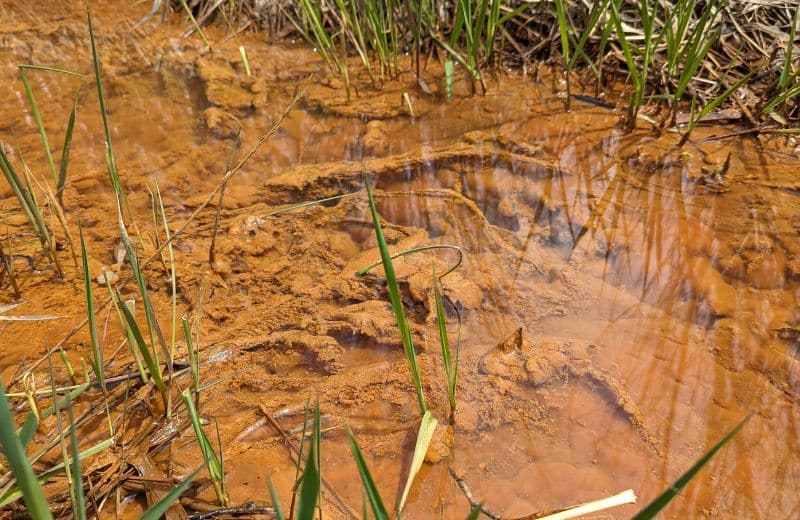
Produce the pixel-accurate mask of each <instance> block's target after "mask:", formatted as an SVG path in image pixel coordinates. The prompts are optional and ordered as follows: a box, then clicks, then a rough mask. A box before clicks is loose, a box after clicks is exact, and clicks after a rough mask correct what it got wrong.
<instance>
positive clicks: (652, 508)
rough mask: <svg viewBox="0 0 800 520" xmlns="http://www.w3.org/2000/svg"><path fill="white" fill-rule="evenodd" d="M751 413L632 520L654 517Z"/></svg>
mask: <svg viewBox="0 0 800 520" xmlns="http://www.w3.org/2000/svg"><path fill="white" fill-rule="evenodd" d="M750 417H751V414H748V415H747V417H745V418H744V419H742V420H741V421H740V422H739V424H737V425H736V426H735V427H734V428H733V429H732V430H731V431H729V432H728V433H727V434H726V435H725V436H724V437H723V438H722V439H721V440H720V441H719V442H718V443H717V444H715V445H714V446H713V447H712V448H711V449H710V450H708V451H707V452H706V453H705V454H704V455H703V456H702V457H700V459H699V460H698V461H697V462H695V463H694V464H693V465H692V467H691V468H689V469H688V470H687V471H686V473H684V474H683V475H681V476H680V478H679V479H678V480H676V481H675V483H674V484H672V486H670V488H669V489H667V490H666V491H664V492H663V493H662V494H660V495H659V496H658V497H656V499H655V500H653V501H652V502H650V504H648V505H647V507H645V508H644V509H642V510H641V511H640V512H639V513H637V514H636V516H634V517H633V519H632V520H649V519H651V518H655V516H656V515H657V514H658V513H659V512H660V511H661V510H662V509H664V507H665V506H666V505H667V504H669V502H670V501H671V500H672V499H673V498H675V497H676V496H677V495H678V493H680V492H681V490H682V489H683V488H684V487H686V485H687V484H688V483H689V482H691V481H692V479H694V478H695V477H696V476H697V473H698V472H699V471H700V470H701V469H703V467H704V466H705V465H706V464H708V462H709V461H710V460H711V459H712V458H713V457H714V455H716V454H717V452H718V451H719V450H721V449H722V448H723V446H725V445H726V444H728V442H730V440H731V439H733V438H734V437H735V436H736V434H737V433H739V431H741V429H742V428H743V427H744V425H745V424H747V421H749V420H750Z"/></svg>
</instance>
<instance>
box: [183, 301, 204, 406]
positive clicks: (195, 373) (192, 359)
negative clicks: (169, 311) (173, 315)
mask: <svg viewBox="0 0 800 520" xmlns="http://www.w3.org/2000/svg"><path fill="white" fill-rule="evenodd" d="M181 322H182V323H183V338H184V341H185V343H186V351H187V352H188V353H189V371H190V372H191V373H192V384H193V386H194V392H195V393H198V392H199V391H200V360H199V359H198V353H197V352H196V351H195V349H194V347H193V346H192V331H191V329H190V327H189V317H188V316H186V315H184V316H181Z"/></svg>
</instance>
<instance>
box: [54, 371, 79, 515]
mask: <svg viewBox="0 0 800 520" xmlns="http://www.w3.org/2000/svg"><path fill="white" fill-rule="evenodd" d="M47 369H48V371H49V375H50V390H51V392H52V394H53V395H56V393H55V392H56V377H55V374H54V372H53V358H52V356H47ZM59 404H60V403H59V401H58V399H54V400H53V406H54V409H55V415H56V432H57V433H58V443H59V445H60V447H61V460H62V461H63V464H64V474H65V475H66V478H67V486H68V488H69V493H70V498H71V500H72V508H73V512H74V513H75V516H76V517H77V516H78V510H77V509H76V507H77V497H76V496H75V486H74V481H73V478H72V466H71V464H70V463H69V460H70V457H69V453H68V451H67V441H66V435H65V433H64V426H63V424H64V423H63V421H62V419H61V407H60V406H59ZM74 429H75V421H74V420H73V421H71V422H70V423H69V430H70V432H69V434H70V436H72V435H73V430H74ZM75 453H76V454H77V453H78V452H77V451H76V452H75Z"/></svg>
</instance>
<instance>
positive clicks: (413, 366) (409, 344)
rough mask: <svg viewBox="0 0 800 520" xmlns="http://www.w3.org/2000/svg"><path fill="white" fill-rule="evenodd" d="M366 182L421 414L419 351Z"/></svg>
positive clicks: (390, 295) (385, 271) (424, 410)
mask: <svg viewBox="0 0 800 520" xmlns="http://www.w3.org/2000/svg"><path fill="white" fill-rule="evenodd" d="M364 182H365V184H366V188H367V197H368V198H369V209H370V213H371V214H372V225H373V226H374V228H375V237H376V239H377V241H378V249H379V250H380V253H381V261H382V262H383V270H384V273H385V274H386V285H387V287H388V290H389V299H390V300H391V303H392V311H393V312H394V316H395V320H396V321H397V328H398V329H400V339H401V341H402V344H403V350H404V351H405V354H406V358H407V359H408V366H409V370H410V371H411V380H412V382H413V383H414V389H415V390H416V392H417V401H418V403H419V409H420V413H421V414H425V412H426V411H427V409H428V408H427V407H426V406H425V396H424V395H423V393H422V378H421V376H420V371H419V366H418V365H417V353H416V351H415V350H414V342H413V340H412V338H411V329H410V328H409V325H408V320H407V319H406V314H405V310H404V309H403V301H402V299H401V298H400V288H399V286H398V285H397V278H396V276H395V272H394V265H393V264H392V256H391V254H389V246H388V245H387V244H386V237H385V236H384V235H383V228H381V222H380V219H379V217H378V209H377V207H376V206H375V198H374V197H373V196H372V185H371V184H370V181H369V177H368V176H367V175H366V174H364Z"/></svg>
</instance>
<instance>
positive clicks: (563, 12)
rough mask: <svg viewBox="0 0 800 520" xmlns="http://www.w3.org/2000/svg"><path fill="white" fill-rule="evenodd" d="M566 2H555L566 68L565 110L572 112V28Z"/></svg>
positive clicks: (557, 0) (561, 0)
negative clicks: (570, 43) (570, 55)
mask: <svg viewBox="0 0 800 520" xmlns="http://www.w3.org/2000/svg"><path fill="white" fill-rule="evenodd" d="M565 3H566V2H565V0H555V4H556V20H557V21H558V33H559V35H560V37H561V63H562V64H563V67H564V77H565V80H566V82H567V97H566V98H565V100H564V108H565V109H566V110H567V112H569V111H570V95H571V93H570V90H569V75H570V74H569V73H570V63H571V62H572V60H571V59H570V57H569V33H570V26H569V21H568V20H567V6H566V5H565Z"/></svg>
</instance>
